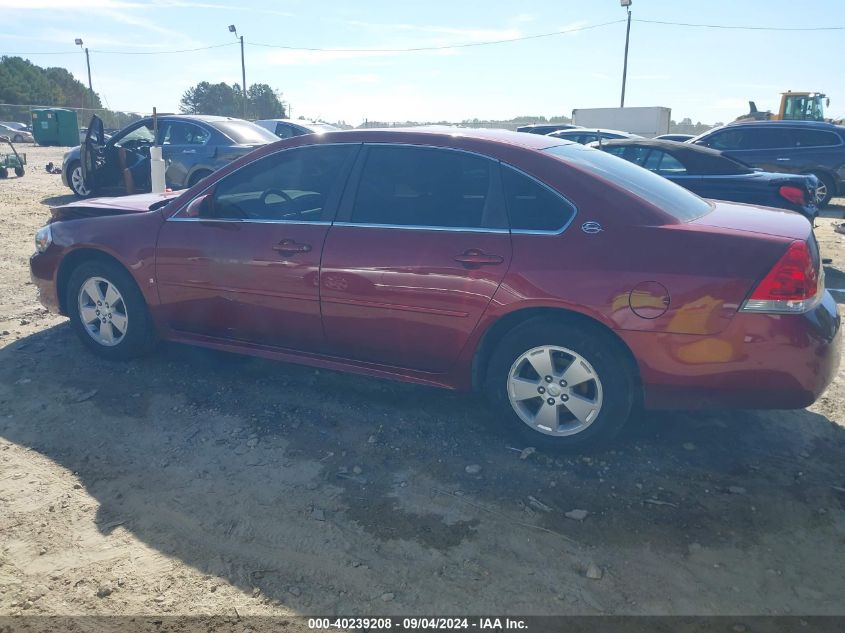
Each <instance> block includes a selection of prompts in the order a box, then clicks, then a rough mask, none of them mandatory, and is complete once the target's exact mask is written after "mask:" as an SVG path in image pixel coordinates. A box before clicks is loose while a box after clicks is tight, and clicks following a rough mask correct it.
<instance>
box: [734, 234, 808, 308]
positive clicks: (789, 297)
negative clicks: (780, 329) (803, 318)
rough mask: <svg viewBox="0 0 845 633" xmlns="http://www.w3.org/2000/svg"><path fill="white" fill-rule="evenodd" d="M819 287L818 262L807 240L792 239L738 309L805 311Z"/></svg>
mask: <svg viewBox="0 0 845 633" xmlns="http://www.w3.org/2000/svg"><path fill="white" fill-rule="evenodd" d="M821 289H822V283H821V277H820V275H819V269H818V264H817V263H816V261H815V260H814V258H813V255H812V254H811V253H810V249H809V247H808V246H807V243H806V242H801V241H796V242H792V244H790V245H789V248H787V249H786V252H785V253H784V254H783V257H781V258H780V259H779V260H778V262H777V264H775V265H774V267H773V268H772V269H771V270H770V271H769V273H768V274H767V275H766V276H765V277H764V278H763V280H762V281H761V282H760V283H759V284H757V287H756V288H754V291H753V292H752V293H751V296H750V297H749V298H748V299H747V300H746V301H745V303H744V304H743V305H742V308H741V309H742V310H743V311H745V312H772V313H776V314H795V313H801V312H806V311H807V310H809V309H810V308H812V307H813V306H814V305H815V304H816V303H817V302H818V300H819V298H820V297H821Z"/></svg>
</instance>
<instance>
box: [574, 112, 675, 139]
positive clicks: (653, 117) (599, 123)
mask: <svg viewBox="0 0 845 633" xmlns="http://www.w3.org/2000/svg"><path fill="white" fill-rule="evenodd" d="M671 116H672V109H671V108H664V107H662V106H654V107H649V108H576V109H574V110H573V111H572V123H574V124H575V125H580V126H581V127H590V128H599V129H602V128H604V129H608V130H620V131H622V132H629V133H631V134H638V135H640V136H645V137H648V138H652V137H655V136H660V135H661V134H666V133H668V132H669V119H670V118H671Z"/></svg>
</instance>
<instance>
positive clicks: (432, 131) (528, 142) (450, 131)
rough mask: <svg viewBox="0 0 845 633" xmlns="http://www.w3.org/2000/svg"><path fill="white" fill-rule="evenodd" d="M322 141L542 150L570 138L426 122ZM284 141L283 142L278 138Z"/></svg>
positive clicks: (355, 132)
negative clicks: (462, 143)
mask: <svg viewBox="0 0 845 633" xmlns="http://www.w3.org/2000/svg"><path fill="white" fill-rule="evenodd" d="M321 137H322V139H323V141H324V142H329V141H337V142H344V141H346V142H358V143H371V142H372V143H379V142H394V143H403V144H408V145H413V144H418V145H425V144H426V143H432V144H435V145H444V146H447V147H448V146H449V142H448V141H449V139H450V138H453V139H456V140H457V139H471V140H476V141H483V142H487V143H494V144H497V145H509V146H512V147H520V148H525V149H533V150H542V149H546V148H548V147H555V146H557V145H569V144H571V141H567V140H565V139H558V138H554V137H553V136H544V135H541V134H525V133H524V132H512V131H511V130H500V129H488V128H465V127H452V126H447V125H426V126H419V127H405V128H403V127H392V128H366V129H357V130H337V131H334V130H333V131H329V132H325V133H324V134H322V135H321ZM281 142H284V141H281Z"/></svg>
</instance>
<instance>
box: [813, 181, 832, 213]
mask: <svg viewBox="0 0 845 633" xmlns="http://www.w3.org/2000/svg"><path fill="white" fill-rule="evenodd" d="M814 175H815V177H816V178H818V179H819V186H818V187H816V206H818V208H819V209H824V208H825V207H826V206H827V205H828V203H829V202H830V199H831V198H832V197H833V194H834V190H835V189H836V185H835V184H834V182H833V178H831V177H830V176H828V175H827V174H819V173H816V174H814Z"/></svg>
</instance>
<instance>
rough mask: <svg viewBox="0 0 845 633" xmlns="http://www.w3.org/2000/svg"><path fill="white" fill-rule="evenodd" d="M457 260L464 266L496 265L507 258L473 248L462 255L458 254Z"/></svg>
mask: <svg viewBox="0 0 845 633" xmlns="http://www.w3.org/2000/svg"><path fill="white" fill-rule="evenodd" d="M455 261H456V262H460V263H461V264H463V265H464V266H494V265H496V264H501V263H502V262H503V261H505V258H504V257H500V256H499V255H488V254H486V253H485V252H483V251H480V250H478V249H477V248H471V249H469V250H467V251H465V252H464V253H462V254H461V255H456V256H455Z"/></svg>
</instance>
